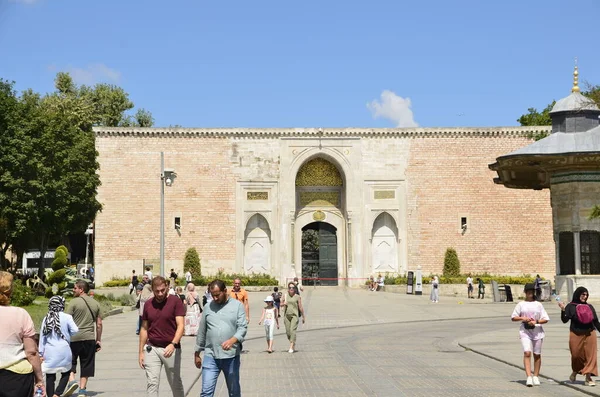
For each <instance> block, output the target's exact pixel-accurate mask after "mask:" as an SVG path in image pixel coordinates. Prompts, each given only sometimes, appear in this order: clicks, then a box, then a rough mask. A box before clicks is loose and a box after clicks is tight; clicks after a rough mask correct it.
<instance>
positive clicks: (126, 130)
mask: <svg viewBox="0 0 600 397" xmlns="http://www.w3.org/2000/svg"><path fill="white" fill-rule="evenodd" d="M551 129H552V128H551V127H550V126H531V127H530V126H526V127H431V128H181V127H165V128H146V127H94V132H95V134H96V136H97V137H117V136H133V137H233V138H236V137H238V138H285V137H289V138H311V137H375V138H386V137H390V138H392V137H404V138H425V137H527V136H530V135H534V134H539V133H542V132H546V133H550V131H551Z"/></svg>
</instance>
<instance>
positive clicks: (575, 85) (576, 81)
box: [571, 58, 580, 92]
mask: <svg viewBox="0 0 600 397" xmlns="http://www.w3.org/2000/svg"><path fill="white" fill-rule="evenodd" d="M579 91H580V90H579V68H578V67H577V58H575V70H574V71H573V88H571V92H579Z"/></svg>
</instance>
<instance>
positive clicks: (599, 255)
mask: <svg viewBox="0 0 600 397" xmlns="http://www.w3.org/2000/svg"><path fill="white" fill-rule="evenodd" d="M579 235H580V237H579V239H580V243H581V274H600V232H598V231H594V230H585V231H582V232H581V233H579Z"/></svg>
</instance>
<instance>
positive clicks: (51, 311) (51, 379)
mask: <svg viewBox="0 0 600 397" xmlns="http://www.w3.org/2000/svg"><path fill="white" fill-rule="evenodd" d="M64 310H65V298H63V297H62V296H53V297H52V298H50V301H49V302H48V314H47V315H46V317H44V319H43V320H42V326H41V329H40V344H39V352H40V356H42V358H43V362H42V372H43V373H44V374H45V375H46V394H47V396H48V397H57V396H61V395H71V393H73V391H75V389H77V387H79V386H78V385H77V383H75V382H72V383H70V384H69V385H68V386H67V383H68V381H69V375H70V374H71V365H72V364H71V358H72V357H71V346H70V342H71V336H73V335H74V334H75V333H76V332H78V331H79V328H77V325H75V321H73V317H71V315H69V314H66V313H64ZM57 374H60V381H59V382H58V387H57V388H56V389H55V388H54V387H55V384H54V383H55V382H56V375H57Z"/></svg>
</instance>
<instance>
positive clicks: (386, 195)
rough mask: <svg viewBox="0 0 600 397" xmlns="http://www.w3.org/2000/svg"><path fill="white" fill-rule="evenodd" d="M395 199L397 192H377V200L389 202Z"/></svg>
mask: <svg viewBox="0 0 600 397" xmlns="http://www.w3.org/2000/svg"><path fill="white" fill-rule="evenodd" d="M395 198H396V191H395V190H375V200H389V199H395Z"/></svg>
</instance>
